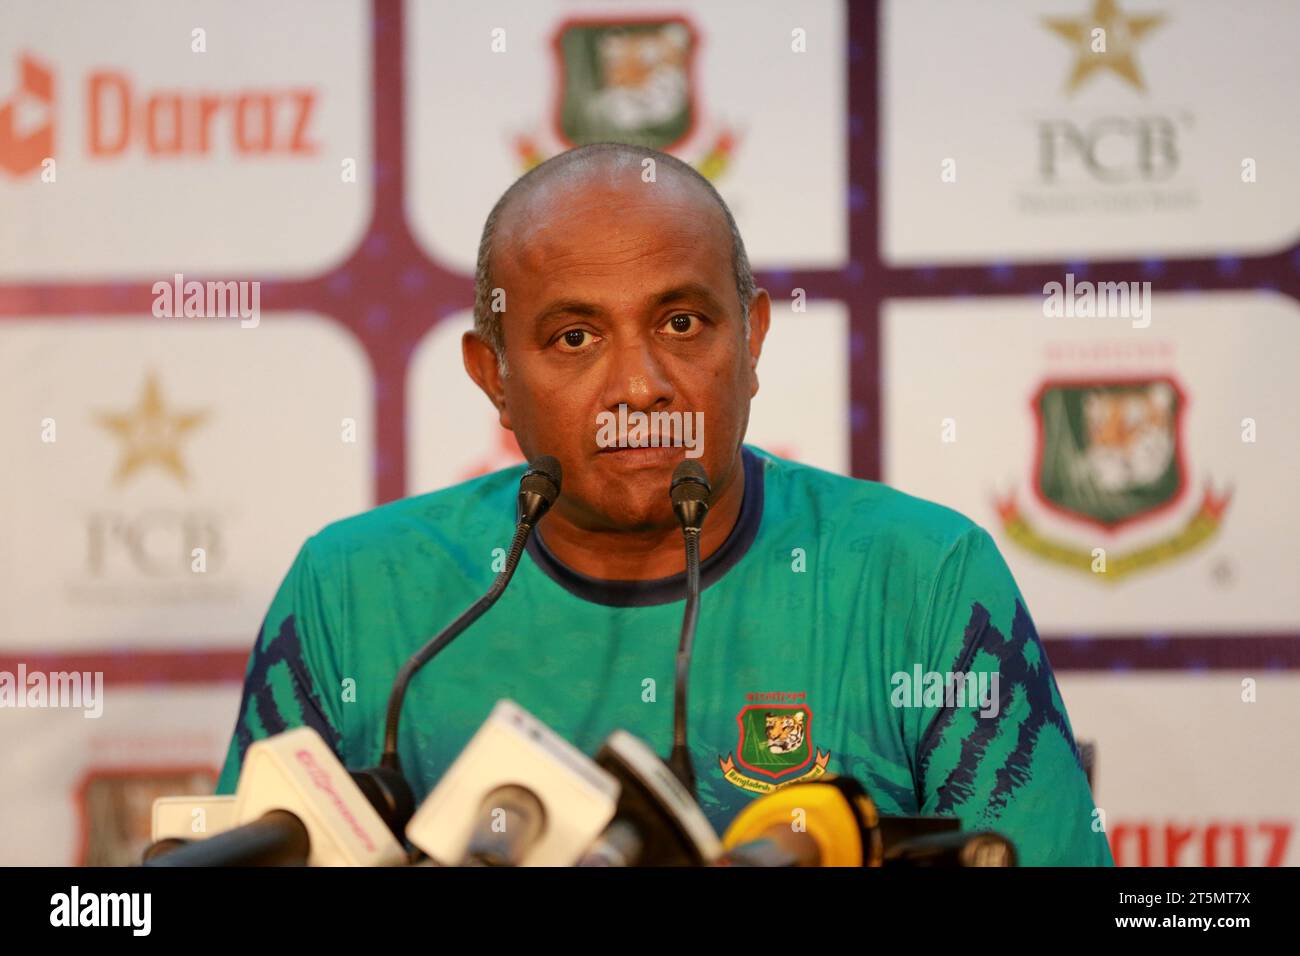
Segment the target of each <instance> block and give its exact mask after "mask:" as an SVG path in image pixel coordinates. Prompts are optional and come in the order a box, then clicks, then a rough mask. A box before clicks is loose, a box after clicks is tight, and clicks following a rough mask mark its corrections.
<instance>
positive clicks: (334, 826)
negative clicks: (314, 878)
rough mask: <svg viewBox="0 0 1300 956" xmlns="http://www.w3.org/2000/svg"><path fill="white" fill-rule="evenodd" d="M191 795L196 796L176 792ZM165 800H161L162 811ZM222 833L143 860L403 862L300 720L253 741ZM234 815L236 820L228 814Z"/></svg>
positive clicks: (366, 804)
mask: <svg viewBox="0 0 1300 956" xmlns="http://www.w3.org/2000/svg"><path fill="white" fill-rule="evenodd" d="M173 799H174V800H176V799H181V800H184V799H189V800H190V801H193V799H194V798H173ZM166 811H167V807H166V806H164V807H163V808H160V811H159V812H163V813H165V812H166ZM222 811H223V812H226V813H229V816H228V817H227V819H226V821H224V822H233V826H231V827H230V828H229V829H226V830H225V831H224V832H222V833H218V834H216V835H214V836H210V837H208V838H207V839H204V840H200V841H198V842H195V843H190V844H188V845H186V846H182V847H180V848H179V849H174V850H170V851H169V852H166V853H161V854H158V855H156V856H153V857H152V858H150V859H148V860H147V861H146V863H145V865H146V866H250V865H251V866H256V865H278V866H285V865H290V866H291V865H307V866H400V865H402V864H404V863H406V862H407V853H406V850H405V849H404V848H403V846H402V844H401V843H400V842H399V841H398V839H397V837H396V835H394V833H393V832H392V831H391V830H390V829H389V828H388V825H387V824H386V823H385V822H384V820H383V818H382V817H381V816H380V815H379V813H378V811H377V810H376V809H375V808H374V807H373V806H372V805H371V803H370V801H369V800H368V799H366V796H365V794H364V793H362V791H361V788H360V787H359V786H357V783H356V781H354V780H353V778H352V775H351V774H350V773H348V771H347V769H346V768H345V767H344V766H343V764H341V763H340V762H339V759H338V757H336V756H335V755H334V752H333V751H332V750H331V749H330V747H329V745H328V744H326V743H325V741H324V739H322V738H321V736H320V734H318V733H316V731H314V730H312V729H311V728H310V727H298V728H296V729H294V730H290V731H287V732H286V733H283V734H277V735H276V736H274V737H268V738H266V739H265V740H259V741H258V742H257V743H255V744H253V745H252V746H251V747H249V748H248V753H247V755H246V756H245V758H244V766H243V770H242V771H241V773H240V775H239V784H238V786H237V787H236V789H235V796H234V805H233V810H232V809H231V808H230V807H229V805H223V806H222ZM231 818H233V820H231Z"/></svg>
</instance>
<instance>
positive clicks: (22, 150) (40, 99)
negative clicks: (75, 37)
mask: <svg viewBox="0 0 1300 956" xmlns="http://www.w3.org/2000/svg"><path fill="white" fill-rule="evenodd" d="M53 112H54V74H52V73H51V72H50V71H49V70H47V69H46V68H45V67H44V66H42V65H41V63H40V62H39V61H38V60H36V58H35V57H32V56H28V55H27V54H26V53H24V54H23V55H22V56H21V57H19V59H18V90H17V92H15V93H14V94H13V95H12V96H10V97H9V98H8V99H6V100H5V102H4V106H0V169H4V170H5V171H7V172H10V173H13V175H15V176H22V175H24V174H26V173H30V172H31V171H32V170H34V169H38V168H39V167H40V165H41V161H42V160H44V159H45V158H46V157H47V156H51V155H53V153H54V120H53V116H52V114H53ZM36 113H40V114H42V116H43V119H44V122H42V123H40V124H39V125H36V126H35V128H30V127H31V126H32V124H31V123H30V116H32V115H33V114H36ZM23 127H28V128H27V129H24V128H23Z"/></svg>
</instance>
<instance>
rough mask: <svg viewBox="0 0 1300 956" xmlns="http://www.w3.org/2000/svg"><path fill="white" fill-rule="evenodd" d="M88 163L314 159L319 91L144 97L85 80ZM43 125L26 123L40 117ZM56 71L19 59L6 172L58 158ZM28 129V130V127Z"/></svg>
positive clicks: (98, 79) (9, 104) (113, 76)
mask: <svg viewBox="0 0 1300 956" xmlns="http://www.w3.org/2000/svg"><path fill="white" fill-rule="evenodd" d="M85 103H86V110H87V115H86V140H85V149H86V153H87V155H88V157H89V158H91V159H95V160H102V159H112V158H115V157H121V156H125V155H127V154H128V153H129V152H131V151H138V152H140V153H143V154H144V155H145V156H148V157H150V158H156V159H166V158H175V157H187V158H193V157H203V156H208V155H211V154H212V153H214V152H216V151H217V150H218V149H222V148H224V149H226V150H228V152H229V153H230V154H232V155H235V156H240V157H244V156H247V157H256V156H280V157H305V156H314V155H315V154H316V153H317V150H318V144H317V143H316V142H315V141H314V140H313V139H312V137H311V132H312V121H313V119H314V117H315V110H316V104H317V91H316V90H313V89H306V88H293V89H274V90H273V89H265V88H262V89H258V88H253V89H242V90H237V91H216V90H201V91H177V90H175V89H174V88H173V89H168V90H166V91H160V92H153V93H149V92H141V91H138V90H137V89H136V88H135V86H134V84H133V83H132V79H131V77H130V76H129V75H128V74H127V73H126V72H125V71H123V70H117V69H97V70H95V71H93V72H91V73H90V74H88V75H87V77H86V96H85ZM38 109H39V110H41V111H43V114H44V118H45V121H44V124H43V125H41V126H40V127H39V128H36V129H35V130H32V131H28V130H25V129H23V128H22V121H23V120H24V119H26V116H30V115H31V114H32V113H34V112H35V111H37V110H38ZM53 109H54V76H53V71H52V70H50V69H49V68H47V67H45V66H44V65H42V64H41V63H40V62H39V61H37V60H36V59H35V58H34V57H32V56H29V55H27V54H23V56H22V57H21V58H20V59H19V88H18V91H17V92H16V93H15V94H13V95H12V96H11V97H9V99H8V100H7V101H6V102H5V105H4V107H3V109H0V168H3V169H5V170H6V171H8V172H9V173H12V174H13V175H15V176H23V175H25V174H27V173H30V172H31V171H33V170H34V169H37V168H39V167H40V165H41V162H42V161H43V160H44V159H45V158H46V157H49V156H52V155H53V152H54V120H53ZM27 125H28V126H30V125H31V124H30V122H28V124H27Z"/></svg>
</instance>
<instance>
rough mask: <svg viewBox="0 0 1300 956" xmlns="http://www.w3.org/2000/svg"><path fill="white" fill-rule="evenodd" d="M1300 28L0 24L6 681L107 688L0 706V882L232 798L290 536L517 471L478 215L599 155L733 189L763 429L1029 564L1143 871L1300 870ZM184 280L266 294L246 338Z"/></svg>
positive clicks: (363, 11)
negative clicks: (619, 147)
mask: <svg viewBox="0 0 1300 956" xmlns="http://www.w3.org/2000/svg"><path fill="white" fill-rule="evenodd" d="M489 7H490V8H489ZM70 23H71V24H75V29H70V28H69V24H70ZM1098 27H1100V28H1101V29H1103V30H1104V31H1105V35H1106V38H1107V43H1108V44H1109V45H1108V46H1107V48H1106V51H1105V52H1098V53H1094V54H1092V56H1094V57H1095V59H1089V58H1087V57H1084V56H1083V55H1082V54H1081V52H1080V51H1081V49H1082V47H1083V45H1084V44H1087V43H1091V42H1093V36H1094V35H1093V30H1094V29H1095V28H1098ZM1081 30H1082V32H1081ZM1298 30H1300V7H1297V6H1296V5H1295V4H1293V3H1286V2H1281V0H1260V2H1258V3H1251V4H1248V5H1244V6H1243V5H1241V4H1232V3H1230V2H1228V0H1203V2H1195V3H1193V2H1186V3H1183V2H1174V0H1043V2H1036V0H1024V2H1014V3H1012V2H1008V3H999V4H979V5H972V4H963V3H955V2H953V3H942V2H930V0H907V2H905V3H904V2H890V3H874V2H869V0H868V2H860V3H859V2H853V3H847V2H835V0H823V2H814V3H801V4H798V5H794V6H792V5H789V4H783V3H778V2H775V0H773V2H761V3H755V2H752V0H744V2H742V0H734V2H716V0H715V2H707V3H704V2H684V0H678V2H670V3H667V4H662V3H654V4H649V3H641V2H619V3H612V2H572V3H567V2H565V3H561V2H545V3H518V4H508V5H507V4H494V5H489V6H486V7H485V6H484V5H482V4H477V3H470V2H463V3H461V2H456V3H423V2H411V3H405V2H401V0H337V2H328V3H323V2H320V0H312V2H307V0H289V2H284V3H277V4H274V5H273V6H272V7H268V6H267V5H265V4H254V3H251V2H242V0H240V2H223V3H207V2H196V3H192V4H186V5H184V9H183V10H182V9H181V8H179V7H177V6H176V5H175V4H165V3H160V2H152V0H124V2H122V3H119V4H116V5H114V7H113V9H112V11H111V12H109V11H107V9H101V8H100V7H98V6H95V5H90V6H87V5H85V4H72V3H64V2H50V3H42V4H28V5H23V6H22V7H21V8H19V9H15V10H14V11H11V12H10V13H9V15H8V17H7V19H6V28H5V30H4V31H3V35H2V36H0V208H2V209H3V210H4V214H3V217H2V218H0V440H2V442H3V443H2V444H0V448H3V458H2V459H0V515H3V529H4V533H3V534H0V672H3V673H5V674H11V675H16V674H17V672H18V671H19V670H20V669H27V668H32V669H38V670H42V671H44V672H52V673H59V672H62V673H68V674H71V673H78V674H81V673H87V674H90V675H92V678H93V675H94V674H96V673H102V674H103V675H104V684H103V688H104V689H103V698H102V702H103V713H102V715H101V716H99V717H93V718H92V717H83V716H82V710H79V709H75V708H69V709H60V710H51V709H40V710H38V709H31V708H15V707H3V708H0V741H2V743H0V748H2V749H0V761H3V767H4V769H5V771H6V773H5V775H4V779H5V780H6V781H7V782H6V783H5V784H4V787H3V788H2V792H0V821H2V822H0V827H2V828H3V830H2V831H0V832H2V833H3V836H4V839H3V840H0V864H7V863H78V862H104V863H122V862H126V861H128V860H130V859H132V858H133V856H134V855H135V854H137V853H138V849H139V847H140V846H141V845H142V843H143V841H144V840H145V839H146V836H145V833H146V830H147V817H146V816H145V814H144V813H143V812H142V808H143V807H145V806H147V804H148V802H149V800H150V799H151V798H152V795H153V794H155V793H158V792H161V791H164V790H169V791H172V792H176V791H195V790H204V789H206V788H207V787H208V786H210V781H211V778H212V773H213V772H214V771H215V769H216V767H217V764H218V762H219V760H220V758H221V755H222V753H223V751H224V748H225V746H226V743H227V741H228V738H229V733H230V729H231V727H232V726H233V722H234V715H235V705H236V701H237V699H238V694H239V687H240V680H241V678H242V674H243V670H244V666H245V663H246V659H247V653H248V649H249V647H250V645H251V642H252V640H253V637H254V635H255V633H256V630H257V627H258V624H259V620H260V615H261V614H262V613H263V612H264V610H265V606H266V603H267V601H268V600H269V597H270V595H271V594H272V592H273V591H274V589H275V587H276V585H277V584H278V582H279V580H280V578H281V576H282V575H283V573H284V571H285V570H286V568H287V567H288V565H289V563H290V561H291V560H292V558H293V555H294V553H295V551H296V549H297V547H298V545H299V544H300V543H301V541H302V539H303V538H305V537H306V536H307V535H309V534H311V533H312V532H314V531H315V530H316V529H318V528H319V527H321V526H322V525H324V524H325V523H327V522H330V521H333V520H335V519H338V518H341V517H344V516H346V515H349V514H353V513H356V512H357V511H359V510H362V509H364V508H366V507H369V506H371V505H374V504H378V503H382V502H385V501H390V500H392V499H394V498H398V497H401V496H403V495H406V494H414V493H420V492H423V491H427V490H430V489H433V488H435V487H439V486H441V485H444V484H446V483H448V482H451V481H456V480H460V479H461V478H464V477H466V476H468V475H471V474H477V473H480V472H482V471H484V470H487V469H491V468H495V467H499V466H502V465H505V464H510V463H512V462H514V461H516V460H517V456H518V452H517V449H516V448H515V447H514V444H513V442H512V441H511V439H510V436H509V435H508V434H505V433H503V432H501V431H500V430H499V429H498V428H497V427H496V424H495V422H494V420H493V416H492V414H491V411H490V409H489V407H488V404H487V402H486V400H485V399H483V398H482V397H481V396H479V395H478V394H476V392H475V391H474V389H473V387H472V386H471V385H470V384H469V383H468V381H467V379H466V378H465V375H464V372H463V370H462V368H461V364H460V350H459V344H458V340H459V337H460V334H461V332H462V331H463V330H464V328H465V327H466V326H467V323H468V310H469V308H470V305H471V303H472V302H473V274H472V270H473V263H474V257H475V254H476V251H477V244H478V238H479V230H480V228H481V226H482V222H483V219H484V217H485V216H486V215H487V213H488V211H489V209H490V208H491V205H492V203H493V202H494V201H495V199H496V198H497V196H499V195H500V193H501V192H502V191H503V190H504V189H505V188H506V187H507V186H508V185H509V184H510V183H511V182H512V181H513V180H514V179H515V178H516V177H517V176H519V175H520V174H521V173H522V172H524V171H525V170H527V169H528V168H531V167H532V166H533V165H535V164H536V163H538V162H541V161H543V160H544V159H546V158H548V157H549V156H551V155H554V154H555V153H557V152H559V151H561V150H563V149H565V148H567V147H568V146H569V145H572V144H577V143H586V142H593V141H597V140H602V139H622V140H625V141H635V142H641V143H647V144H650V145H653V146H656V147H659V148H662V149H665V150H667V151H668V152H671V153H673V154H674V155H676V156H678V157H679V158H681V159H682V160H684V161H686V162H689V163H692V164H693V165H694V166H695V167H696V168H697V169H699V170H700V171H701V172H702V173H703V174H704V175H706V176H708V177H709V178H710V180H711V181H712V182H713V183H714V185H715V186H716V187H717V189H718V190H719V192H720V193H721V194H722V195H723V196H724V197H725V198H726V199H727V201H728V202H729V203H731V204H732V207H733V209H734V211H735V215H736V218H737V221H738V223H739V225H740V228H741V230H742V232H743V234H744V237H745V240H746V244H747V247H748V249H749V252H750V254H751V257H752V259H753V262H754V265H755V267H756V269H757V272H758V280H759V282H760V284H762V285H763V286H764V287H766V288H767V289H769V290H770V292H771V294H772V296H773V300H774V307H773V329H772V333H771V339H770V341H769V345H768V349H767V352H766V354H765V355H764V357H763V360H762V362H761V363H760V366H759V375H760V380H761V382H762V390H761V391H760V393H759V396H758V398H757V399H756V401H755V404H754V408H753V418H752V428H751V432H750V435H749V438H750V440H751V441H753V442H754V443H755V444H758V445H761V446H764V447H767V448H769V449H770V450H772V451H774V452H777V453H778V454H786V455H789V456H792V457H795V458H799V459H801V460H804V461H807V462H810V463H812V464H815V465H818V466H820V467H824V468H829V469H832V470H836V471H843V472H846V473H852V474H855V475H858V476H859V477H863V478H869V479H877V480H880V479H884V480H888V481H893V482H896V483H898V484H899V485H900V486H901V487H902V488H904V490H906V491H910V492H913V493H916V494H922V495H926V496H929V497H933V498H935V499H937V500H939V501H942V502H944V503H946V504H949V505H951V506H954V507H957V508H959V509H961V510H963V511H965V512H967V513H968V514H969V515H970V516H971V517H972V518H973V519H974V520H976V521H978V522H979V523H981V524H983V525H984V526H985V527H987V528H988V529H989V530H990V531H991V532H992V533H993V534H994V535H995V536H996V537H997V540H998V543H999V546H1000V547H1001V549H1002V550H1003V552H1004V553H1005V555H1006V557H1007V560H1008V561H1009V562H1010V563H1011V565H1012V567H1013V569H1014V570H1015V572H1016V574H1017V576H1018V578H1019V579H1020V583H1021V585H1022V588H1023V590H1024V591H1025V594H1026V597H1027V599H1028V601H1029V604H1030V606H1031V608H1032V610H1033V612H1034V614H1035V616H1036V617H1037V619H1038V623H1039V625H1040V627H1041V629H1042V630H1043V633H1044V635H1045V638H1046V642H1047V650H1048V654H1049V656H1050V657H1051V659H1052V661H1053V663H1054V665H1055V666H1056V668H1057V672H1058V674H1059V675H1060V682H1061V687H1062V691H1063V694H1064V696H1065V700H1066V703H1067V705H1068V706H1069V708H1070V713H1071V716H1072V719H1073V723H1074V725H1075V728H1076V730H1077V732H1078V735H1079V736H1080V738H1081V739H1084V740H1090V741H1092V742H1094V743H1095V744H1096V748H1097V778H1096V785H1097V787H1098V797H1099V800H1100V802H1101V805H1102V807H1103V808H1104V809H1106V810H1108V811H1109V817H1108V819H1109V821H1110V824H1109V826H1110V831H1109V832H1110V835H1111V839H1112V843H1113V844H1114V846H1115V851H1116V856H1117V859H1118V860H1119V862H1120V863H1122V864H1124V865H1143V864H1146V865H1153V866H1163V865H1185V864H1189V863H1193V864H1194V863H1208V864H1212V865H1216V866H1231V865H1239V864H1241V863H1246V864H1251V865H1275V864H1278V863H1284V862H1295V858H1294V855H1295V852H1296V851H1295V848H1294V846H1293V845H1292V843H1291V842H1290V837H1289V834H1290V833H1291V830H1292V828H1293V827H1294V825H1295V819H1296V818H1295V810H1294V808H1295V805H1296V800H1295V796H1296V788H1297V785H1298V782H1300V768H1298V767H1297V766H1296V763H1295V761H1294V760H1293V759H1291V758H1290V757H1289V756H1288V755H1289V754H1292V753H1294V751H1295V739H1294V733H1293V731H1291V730H1289V729H1288V728H1290V727H1293V726H1294V725H1295V719H1294V717H1295V716H1296V715H1294V714H1291V713H1289V712H1288V711H1287V707H1289V706H1291V705H1290V703H1288V701H1294V699H1295V697H1296V693H1295V692H1296V688H1295V687H1293V686H1292V685H1293V683H1294V675H1295V674H1296V673H1297V672H1298V671H1300V624H1298V619H1300V605H1297V603H1296V600H1297V599H1296V597H1295V587H1294V582H1295V580H1296V579H1297V576H1298V575H1297V573H1296V572H1297V559H1296V557H1295V554H1294V548H1290V547H1288V544H1289V543H1290V542H1293V541H1294V540H1295V535H1296V531H1297V530H1300V529H1297V523H1300V519H1298V518H1297V507H1296V504H1295V502H1294V483H1295V482H1294V476H1295V475H1296V474H1297V473H1300V471H1298V468H1297V466H1298V465H1300V462H1297V460H1296V456H1297V448H1300V441H1298V440H1297V419H1298V418H1300V416H1298V414H1297V412H1296V410H1295V409H1296V407H1297V402H1296V398H1297V396H1296V394H1295V389H1296V386H1295V385H1294V383H1293V381H1292V379H1293V378H1294V375H1293V374H1292V373H1291V370H1292V369H1293V368H1294V367H1295V364H1296V362H1295V359H1296V356H1297V355H1300V348H1297V346H1300V341H1298V340H1297V329H1300V315H1298V314H1297V310H1298V308H1300V306H1297V302H1300V249H1298V248H1297V235H1298V234H1300V201H1298V200H1300V192H1298V191H1297V190H1298V189H1300V187H1297V184H1296V181H1295V177H1294V176H1293V175H1291V170H1292V168H1293V166H1294V157H1295V155H1296V154H1297V152H1298V150H1297V147H1298V146H1300V143H1298V142H1297V138H1298V137H1300V123H1298V122H1297V118H1296V114H1295V109H1294V105H1293V103H1292V100H1293V99H1294V96H1293V94H1294V90H1295V88H1296V86H1297V82H1296V81H1297V79H1298V77H1297V72H1296V71H1297V65H1296V60H1295V58H1294V56H1293V55H1292V51H1291V50H1290V49H1289V47H1288V41H1289V39H1290V38H1291V37H1294V36H1295V35H1296V34H1297V31H1298ZM196 31H201V33H196ZM990 104H992V106H993V107H994V108H991V106H990ZM46 160H49V161H50V162H48V163H47V162H46ZM947 160H952V161H953V162H952V163H951V164H949V163H947ZM178 275H179V276H181V277H182V278H181V279H179V280H177V279H176V278H175V277H176V276H178ZM194 280H202V281H203V282H204V283H205V285H204V287H203V289H204V293H205V295H206V291H207V286H206V283H207V282H214V283H222V284H229V283H234V285H233V286H231V288H232V289H234V290H235V291H236V292H237V291H239V290H240V289H241V288H247V289H249V290H251V286H247V287H246V286H240V283H252V282H257V283H259V286H258V290H259V298H258V300H257V301H258V316H257V322H256V323H255V325H254V324H252V323H250V327H245V322H246V321H247V320H246V319H243V318H241V317H240V316H239V315H238V314H230V313H229V312H228V313H227V317H224V318H211V319H209V318H198V317H196V316H194V315H193V314H192V313H191V311H190V310H187V307H186V306H187V302H188V295H187V294H185V292H184V290H185V288H186V285H185V283H187V282H189V281H194ZM1075 280H1077V281H1078V282H1098V283H1099V282H1120V281H1122V282H1131V281H1136V282H1144V281H1149V282H1151V284H1152V291H1153V298H1152V299H1151V300H1150V301H1151V303H1152V311H1151V312H1150V318H1151V321H1150V324H1149V325H1148V326H1146V327H1145V328H1138V327H1135V326H1134V324H1133V317H1128V318H1125V317H1123V316H1120V317H1114V316H1112V317H1109V318H1093V317H1087V316H1085V315H1083V314H1079V315H1074V314H1071V315H1068V316H1067V315H1062V316H1060V317H1057V318H1049V317H1047V316H1046V315H1044V312H1043V309H1044V302H1045V296H1044V292H1043V289H1044V286H1045V285H1047V284H1048V283H1051V282H1058V283H1062V284H1063V285H1064V284H1065V283H1067V282H1074V281H1075ZM174 281H176V282H180V283H181V288H182V293H183V294H182V295H181V296H179V297H177V296H172V298H173V302H172V303H171V308H166V307H164V306H165V305H166V303H160V301H159V296H160V295H161V294H162V293H160V292H158V291H155V290H156V289H158V288H159V285H160V284H161V286H162V287H166V286H168V285H169V284H172V283H173V282H174ZM1079 288H1080V287H1079V286H1077V285H1075V286H1073V287H1072V297H1071V301H1073V302H1075V304H1079V301H1080V300H1078V299H1077V298H1075V297H1074V293H1077V292H1078V290H1079ZM805 300H806V304H807V308H806V311H797V310H796V309H795V308H794V304H795V303H803V302H804V301H805ZM200 304H203V305H208V304H211V303H210V301H209V300H208V299H206V298H205V299H203V300H202V302H201V303H200ZM244 304H245V305H248V306H251V305H252V302H251V300H245V301H244ZM196 311H202V310H196ZM1143 321H1144V319H1142V318H1138V322H1139V324H1140V323H1141V322H1143ZM946 419H950V420H951V423H950V424H951V426H952V429H953V437H954V438H955V440H953V441H945V440H944V438H945V432H944V430H945V428H947V427H948V423H946V422H945V420H946ZM1247 420H1250V424H1249V426H1248V425H1247V424H1246V421H1247ZM51 428H53V432H51V431H50V429H51ZM51 439H52V440H51ZM196 548H197V549H201V550H202V561H200V560H199V556H197V555H196V554H195V553H194V552H195V550H196ZM1099 548H1100V549H1102V550H1103V551H1104V553H1105V556H1106V561H1107V565H1106V567H1107V571H1106V572H1105V574H1097V573H1094V572H1093V571H1092V561H1093V560H1095V558H1094V555H1093V552H1094V551H1095V550H1097V549H1099ZM196 562H198V563H199V564H202V566H203V567H204V570H202V571H198V570H196ZM705 613H707V609H706V611H705ZM1248 679H1250V680H1254V681H1255V682H1256V688H1255V692H1256V699H1255V702H1253V703H1252V702H1247V701H1246V700H1244V699H1243V694H1245V693H1246V688H1245V686H1244V685H1243V681H1245V680H1248ZM91 686H93V681H92V685H91ZM1220 768H1222V769H1220ZM91 821H106V822H103V823H102V824H101V823H97V822H95V823H92V822H91ZM88 828H89V831H90V832H95V833H101V834H102V835H99V836H96V837H94V838H90V837H86V836H85V835H84V834H85V833H87V832H88ZM1284 837H1285V839H1284Z"/></svg>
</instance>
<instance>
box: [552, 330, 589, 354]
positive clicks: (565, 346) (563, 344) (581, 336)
mask: <svg viewBox="0 0 1300 956" xmlns="http://www.w3.org/2000/svg"><path fill="white" fill-rule="evenodd" d="M595 338H596V337H595V336H594V335H592V334H591V333H590V332H588V331H587V330H586V329H569V331H567V332H565V333H564V334H562V335H561V336H560V337H559V339H558V340H557V342H558V344H559V346H560V350H561V351H563V352H576V351H578V350H579V349H582V348H585V347H586V346H588V345H590V344H591V343H592V342H593V341H595Z"/></svg>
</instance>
